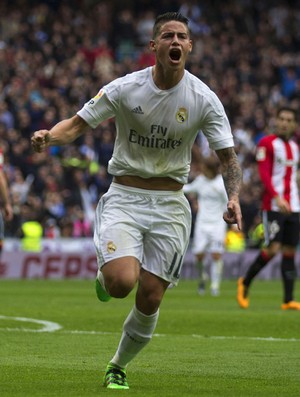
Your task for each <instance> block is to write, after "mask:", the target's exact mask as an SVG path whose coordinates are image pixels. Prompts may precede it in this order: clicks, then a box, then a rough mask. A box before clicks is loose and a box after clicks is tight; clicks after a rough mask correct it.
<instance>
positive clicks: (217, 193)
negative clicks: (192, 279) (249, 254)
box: [183, 155, 227, 296]
mask: <svg viewBox="0 0 300 397" xmlns="http://www.w3.org/2000/svg"><path fill="white" fill-rule="evenodd" d="M183 191H184V193H186V194H189V193H196V194H197V198H198V210H197V215H196V220H195V229H194V236H193V248H192V250H193V253H194V254H195V256H196V265H197V269H198V273H199V286H198V292H199V294H200V295H202V294H204V292H205V281H206V280H205V279H206V274H205V271H204V262H203V261H204V259H205V257H206V254H210V256H211V263H210V282H211V283H210V292H211V295H213V296H218V295H219V293H220V284H221V278H222V271H223V259H222V255H223V253H224V241H225V236H226V230H227V226H226V223H225V222H224V220H223V212H224V210H225V209H226V204H227V194H226V190H225V187H224V182H223V179H222V176H221V175H220V173H219V161H218V159H217V158H216V156H214V155H211V156H209V157H203V161H202V173H201V174H200V175H198V176H197V177H196V178H195V179H194V180H193V181H192V182H191V183H189V184H186V185H184V187H183Z"/></svg>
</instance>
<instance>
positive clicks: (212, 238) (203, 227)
mask: <svg viewBox="0 0 300 397" xmlns="http://www.w3.org/2000/svg"><path fill="white" fill-rule="evenodd" d="M226 230H227V226H226V223H225V222H224V221H223V219H221V221H220V222H218V223H206V224H198V225H197V223H196V225H195V230H194V238H193V245H192V252H193V254H195V255H197V254H200V253H204V252H210V253H218V254H223V252H224V250H225V248H224V242H225V237H226Z"/></svg>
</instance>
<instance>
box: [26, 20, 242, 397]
mask: <svg viewBox="0 0 300 397" xmlns="http://www.w3.org/2000/svg"><path fill="white" fill-rule="evenodd" d="M150 50H151V51H152V52H153V53H154V54H155V57H156V63H155V66H153V67H149V68H146V69H143V70H141V71H138V72H134V73H131V74H129V75H126V76H124V77H121V78H119V79H117V80H114V81H112V82H111V83H109V84H107V85H106V86H105V87H103V88H102V89H101V90H100V91H99V93H98V94H97V95H96V96H95V97H94V98H92V99H91V100H90V101H89V102H87V103H86V104H85V105H84V107H83V108H82V109H81V110H80V111H79V112H78V113H77V114H76V115H75V116H73V117H71V118H70V119H66V120H63V121H61V122H59V123H58V124H56V125H55V126H54V127H53V128H52V129H51V130H50V131H48V130H40V131H36V132H35V133H34V135H33V137H32V146H33V149H34V150H36V151H37V152H41V151H43V150H45V149H47V148H48V147H49V146H52V145H63V144H68V143H70V142H73V141H74V140H75V139H76V138H78V137H79V136H80V135H81V134H82V133H83V132H84V131H85V130H86V129H87V127H92V128H96V127H97V126H98V125H99V124H100V123H101V122H102V121H104V120H106V119H108V118H112V117H115V122H116V129H117V136H116V140H115V145H114V152H113V155H112V158H111V160H110V161H109V164H108V172H109V173H110V174H111V175H113V177H114V179H113V182H112V184H111V186H110V188H109V190H108V192H107V193H106V194H104V195H103V196H102V197H101V199H100V202H99V204H98V207H97V209H96V216H95V232H94V241H95V247H96V252H97V258H98V266H99V271H98V274H97V281H96V289H97V296H98V298H99V299H100V300H101V301H107V300H109V299H110V298H111V297H114V298H125V297H126V296H127V295H128V294H129V293H130V292H131V291H132V290H133V289H134V288H135V286H136V284H138V286H137V290H136V298H135V304H134V307H133V308H132V310H131V312H130V313H129V315H128V317H127V319H126V320H125V323H124V325H123V333H122V336H121V339H120V343H119V346H118V348H117V351H116V352H115V355H114V356H113V357H112V359H111V360H110V362H109V363H108V365H107V368H106V373H105V376H104V386H105V387H107V388H110V389H128V388H129V386H128V383H127V378H126V367H127V364H128V363H129V362H130V361H131V360H132V359H133V358H134V357H135V356H136V355H137V354H138V353H139V352H140V351H141V350H142V349H143V348H144V347H145V346H146V345H147V343H148V342H149V341H150V340H151V338H152V335H153V332H154V330H155V327H156V324H157V321H158V316H159V306H160V303H161V301H162V299H163V296H164V293H165V291H166V290H167V289H168V286H169V285H170V284H175V285H176V284H177V283H178V280H179V277H180V272H181V267H182V260H183V257H184V255H185V252H186V249H187V246H188V243H189V238H190V229H191V211H190V206H189V203H188V200H187V199H186V197H185V196H184V193H183V190H182V187H183V185H184V184H185V183H186V182H187V177H188V174H189V170H190V162H191V149H192V146H193V143H194V141H195V138H196V136H197V133H198V131H199V129H202V131H203V132H204V134H205V136H206V138H207V139H208V141H209V144H210V147H211V149H212V150H215V151H216V153H217V154H218V157H219V159H220V162H221V167H222V176H223V179H224V184H225V187H226V190H227V194H228V202H227V211H226V212H225V213H224V214H223V217H224V220H225V221H226V222H228V223H237V224H238V226H239V227H240V228H241V223H242V219H241V218H242V216H241V209H240V204H239V190H240V185H241V177H242V172H241V168H240V166H239V164H238V160H237V156H236V153H235V150H234V142H233V137H232V133H231V128H230V125H229V122H228V119H227V116H226V114H225V111H224V108H223V106H222V104H221V102H220V100H219V99H218V98H217V96H216V95H215V94H214V93H213V92H212V91H211V90H210V89H209V88H208V87H207V86H206V85H205V84H204V83H202V82H201V81H200V80H199V79H198V78H196V77H195V76H193V75H192V74H190V73H189V72H188V71H186V70H185V62H186V58H187V56H188V54H189V53H190V51H191V50H192V41H191V39H190V34H189V28H188V20H187V18H185V17H184V16H182V15H181V14H179V13H176V12H174V13H166V14H164V15H161V16H159V17H158V18H157V19H156V22H155V24H154V31H153V39H152V40H151V41H150Z"/></svg>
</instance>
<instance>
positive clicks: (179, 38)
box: [150, 21, 192, 70]
mask: <svg viewBox="0 0 300 397" xmlns="http://www.w3.org/2000/svg"><path fill="white" fill-rule="evenodd" d="M150 48H151V49H152V51H154V52H155V54H156V62H157V63H159V64H161V65H162V66H163V68H173V69H175V70H176V69H183V68H184V66H185V62H186V58H187V55H188V53H189V52H190V51H191V50H192V41H191V40H190V36H189V32H188V28H187V26H186V25H185V24H184V23H182V22H178V21H169V22H166V23H165V24H163V25H162V26H161V28H160V32H159V34H158V36H157V37H156V38H155V40H151V41H150Z"/></svg>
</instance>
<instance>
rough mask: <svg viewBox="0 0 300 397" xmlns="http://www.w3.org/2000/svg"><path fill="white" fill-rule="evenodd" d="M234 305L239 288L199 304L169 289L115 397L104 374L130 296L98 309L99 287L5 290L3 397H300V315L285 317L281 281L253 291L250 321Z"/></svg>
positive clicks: (24, 284) (44, 284)
mask: <svg viewBox="0 0 300 397" xmlns="http://www.w3.org/2000/svg"><path fill="white" fill-rule="evenodd" d="M235 295H236V281H224V282H223V284H222V294H221V296H219V297H211V296H209V294H208V295H206V296H203V297H202V296H201V297H200V296H198V295H197V285H196V281H184V280H182V281H181V282H180V283H179V286H178V287H176V288H172V289H169V290H168V291H167V293H166V296H165V299H164V301H163V303H162V306H161V311H160V318H159V322H158V326H157V328H156V334H155V336H154V337H153V340H152V341H151V342H150V344H149V345H148V346H147V347H146V348H145V349H144V350H143V351H142V352H141V353H140V354H139V355H138V356H137V357H136V358H135V360H134V361H132V362H131V363H130V364H129V366H128V372H127V373H128V382H129V385H130V389H129V390H120V391H111V390H107V389H105V388H104V387H103V386H102V378H103V374H104V369H105V367H106V364H107V362H108V361H109V359H110V358H111V357H112V355H113V353H114V351H115V349H116V346H117V344H118V342H119V337H120V333H121V329H122V324H123V321H124V319H125V317H126V316H127V314H128V312H129V310H130V309H131V307H132V305H133V302H134V293H132V294H131V295H130V296H129V297H128V298H126V299H125V300H116V299H113V300H111V301H110V302H108V303H100V302H98V301H97V299H96V295H95V291H94V281H93V280H81V281H78V280H76V281H75V280H68V281H46V280H18V281H13V280H12V281H10V280H9V281H7V280H5V281H4V280H3V281H1V282H0V338H1V343H0V396H1V397H19V396H30V397H34V396H39V397H43V396H47V397H48V396H55V397H73V396H74V397H75V396H76V397H92V396H111V397H114V396H120V394H122V395H125V394H126V395H128V396H137V397H144V396H145V397H150V396H151V397H152V396H153V397H156V396H164V397H177V396H178V397H182V396H184V397H192V396H200V397H202V396H203V397H204V396H207V397H208V396H209V397H227V396H228V397H229V396H230V397H248V396H249V397H250V396H251V397H252V396H253V397H267V396H270V397H271V396H272V397H276V396H278V397H279V396H280V397H299V396H300V375H299V369H300V312H284V311H282V310H281V309H280V304H281V296H282V287H281V283H280V281H260V280H257V281H255V282H254V284H253V287H252V289H251V306H250V308H249V309H248V310H245V311H244V310H242V309H240V308H239V307H238V306H237V303H236V301H235ZM43 321H44V322H43ZM59 326H60V327H61V328H59ZM55 327H57V329H56V328H55Z"/></svg>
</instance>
